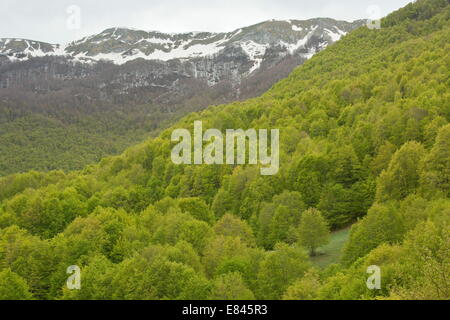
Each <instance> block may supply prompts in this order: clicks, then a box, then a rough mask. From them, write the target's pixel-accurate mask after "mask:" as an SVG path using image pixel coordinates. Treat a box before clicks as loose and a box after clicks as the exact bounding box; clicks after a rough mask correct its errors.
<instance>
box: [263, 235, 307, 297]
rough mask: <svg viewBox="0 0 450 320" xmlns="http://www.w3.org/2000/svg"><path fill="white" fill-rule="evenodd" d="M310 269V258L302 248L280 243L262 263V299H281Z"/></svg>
mask: <svg viewBox="0 0 450 320" xmlns="http://www.w3.org/2000/svg"><path fill="white" fill-rule="evenodd" d="M309 267H310V262H309V261H308V256H307V254H306V253H305V251H304V250H303V249H302V248H297V247H291V246H288V245H287V244H283V243H279V244H277V245H276V246H275V251H272V252H269V253H268V254H267V257H266V258H265V259H264V260H263V261H262V263H261V267H260V271H259V275H258V286H259V291H258V295H257V297H258V298H260V299H269V300H270V299H280V298H281V296H282V295H283V293H284V292H285V291H286V289H287V288H288V287H289V286H290V285H291V284H292V283H293V282H294V281H295V280H298V279H300V278H301V277H302V276H303V275H304V274H305V272H306V270H307V269H308V268H309Z"/></svg>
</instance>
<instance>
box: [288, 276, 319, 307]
mask: <svg viewBox="0 0 450 320" xmlns="http://www.w3.org/2000/svg"><path fill="white" fill-rule="evenodd" d="M320 286H321V284H320V278H319V273H318V272H317V270H315V269H311V270H309V271H308V272H306V273H305V275H304V277H303V278H301V279H300V280H298V281H296V282H295V283H294V284H293V285H292V286H290V287H289V288H288V289H287V291H286V293H285V294H284V296H283V300H315V299H316V298H317V296H318V291H319V289H320Z"/></svg>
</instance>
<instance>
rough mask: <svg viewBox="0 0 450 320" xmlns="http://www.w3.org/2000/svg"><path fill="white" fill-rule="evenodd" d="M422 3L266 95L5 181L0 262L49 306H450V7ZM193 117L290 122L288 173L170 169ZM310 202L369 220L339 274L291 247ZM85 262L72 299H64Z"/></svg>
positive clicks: (340, 215) (229, 122) (270, 124)
mask: <svg viewBox="0 0 450 320" xmlns="http://www.w3.org/2000/svg"><path fill="white" fill-rule="evenodd" d="M422 6H426V7H431V8H433V14H431V15H429V16H427V17H425V18H420V19H419V18H417V19H416V18H414V17H412V18H411V17H409V16H408V15H406V16H407V18H404V15H403V14H402V11H400V14H399V13H396V14H394V15H393V16H389V17H387V18H386V19H385V20H384V22H383V23H384V24H383V28H382V29H381V30H368V29H367V28H361V29H358V30H356V31H354V32H353V33H351V34H350V35H348V36H347V37H345V38H344V39H343V40H342V41H340V42H338V43H336V44H334V45H333V46H330V47H329V48H327V49H326V50H324V51H323V52H321V53H319V54H317V55H316V56H314V57H313V58H312V59H311V60H309V61H308V62H306V63H305V64H304V65H303V66H302V67H300V68H298V69H296V70H295V71H294V72H293V73H292V74H291V75H290V76H289V77H288V78H287V79H285V80H283V81H280V82H279V83H277V84H276V85H275V86H274V87H273V88H272V89H271V90H270V91H269V92H267V93H266V94H264V95H263V96H261V97H259V98H255V99H251V100H247V101H244V102H236V103H233V104H229V105H226V106H220V107H211V108H208V109H207V110H205V111H203V112H201V113H193V114H190V115H189V116H187V117H185V118H183V119H182V120H181V121H179V122H178V123H177V124H176V125H174V126H173V127H172V128H170V129H167V130H165V131H163V132H162V133H161V134H160V135H159V137H158V138H155V139H151V140H148V141H146V142H145V143H143V144H141V145H139V146H136V147H134V148H130V149H128V150H127V151H126V152H125V153H123V154H122V155H121V156H117V157H110V158H105V159H103V160H102V161H101V162H100V163H99V164H97V165H93V166H89V167H87V168H85V169H84V170H83V171H80V172H73V173H69V174H63V173H59V172H52V173H48V174H38V173H33V172H32V173H28V174H23V175H15V176H11V177H8V178H3V179H0V186H1V188H0V190H2V192H1V193H0V200H1V201H2V202H1V209H0V227H1V228H2V229H1V230H0V248H1V251H0V252H3V254H2V255H0V268H10V269H11V270H12V272H14V273H16V276H17V277H21V278H23V279H25V280H26V282H27V284H28V286H29V290H30V291H31V292H32V294H33V295H34V296H35V297H37V298H42V299H46V298H47V299H53V298H56V297H63V298H65V299H117V298H123V299H139V298H141V299H219V298H222V299H250V298H253V297H255V298H257V299H281V298H285V299H448V298H449V296H450V293H449V291H448V288H449V287H450V283H449V282H448V278H447V276H446V275H447V274H448V272H449V271H450V270H449V269H448V268H449V266H450V263H449V262H450V255H449V247H448V246H449V242H448V236H449V230H450V229H449V222H450V221H449V219H450V202H449V196H450V185H449V181H450V173H449V170H448V168H450V155H449V152H448V150H450V146H449V141H450V125H449V123H448V122H449V119H450V114H449V111H450V110H449V108H448V106H449V105H450V103H449V102H450V91H449V71H448V64H449V62H450V61H449V56H448V51H449V49H450V47H449V43H450V42H449V35H450V32H449V31H450V6H449V4H448V2H447V3H443V2H442V1H440V0H419V1H417V2H415V3H414V4H413V5H411V6H408V7H406V9H402V10H405V11H409V10H418V8H419V9H420V8H422ZM196 120H202V121H203V128H204V130H206V129H207V128H217V129H219V130H221V131H224V130H225V129H230V128H236V129H237V128H243V129H247V128H268V129H271V128H278V129H280V136H281V140H280V152H281V157H280V172H279V173H278V174H277V175H274V176H261V175H260V172H259V170H258V167H256V166H251V165H247V166H226V165H211V166H207V165H192V166H189V165H184V166H179V165H175V164H173V163H172V162H171V161H170V153H171V149H172V147H173V146H174V145H175V144H174V143H172V142H171V141H170V137H171V133H172V131H173V130H174V129H176V128H188V129H192V127H193V122H194V121H196ZM308 208H316V209H317V210H319V211H320V212H321V213H322V215H323V216H324V217H325V218H326V219H327V221H328V223H329V224H330V226H332V227H333V228H336V229H337V228H340V227H343V226H347V225H348V224H350V223H354V222H356V221H357V220H358V219H359V222H357V223H356V224H355V225H354V226H353V227H352V231H351V235H350V241H349V242H348V243H347V245H346V248H345V250H344V255H343V261H342V263H341V264H340V265H335V266H331V267H330V268H328V269H327V270H324V271H321V270H314V269H311V264H310V261H309V258H308V256H307V254H306V252H305V251H304V250H303V249H302V243H301V242H298V241H297V237H296V233H297V228H298V226H299V223H300V221H301V218H302V215H303V213H304V212H306V211H307V209H308ZM308 211H309V210H308ZM73 264H77V265H79V266H80V267H82V270H83V277H84V278H83V279H87V280H84V281H85V282H84V283H85V284H84V285H83V287H82V289H81V290H77V291H70V290H67V289H65V288H63V285H64V283H65V280H66V274H65V271H66V268H67V266H69V265H73ZM374 265H375V266H379V267H380V268H381V270H382V272H383V273H382V274H383V278H382V279H383V280H382V287H381V288H380V289H378V290H370V289H368V287H367V267H369V266H374ZM223 288H233V290H229V291H227V290H223Z"/></svg>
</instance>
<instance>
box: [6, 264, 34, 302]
mask: <svg viewBox="0 0 450 320" xmlns="http://www.w3.org/2000/svg"><path fill="white" fill-rule="evenodd" d="M31 299H33V296H32V294H31V293H30V291H29V288H28V285H27V283H26V281H25V280H24V279H23V278H22V277H20V276H19V275H18V274H16V273H14V272H12V271H11V269H5V270H3V271H0V300H31Z"/></svg>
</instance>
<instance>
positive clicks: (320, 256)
mask: <svg viewBox="0 0 450 320" xmlns="http://www.w3.org/2000/svg"><path fill="white" fill-rule="evenodd" d="M349 235H350V227H348V228H346V229H342V230H339V231H335V232H333V233H332V234H331V237H330V243H328V244H327V245H325V246H323V247H321V248H319V249H318V250H317V256H315V257H312V258H311V260H312V262H313V263H314V264H315V265H316V266H318V267H320V268H325V267H326V266H328V265H330V264H332V263H337V262H339V260H340V258H341V254H342V249H343V247H344V245H345V243H346V242H347V240H348V238H349Z"/></svg>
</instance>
